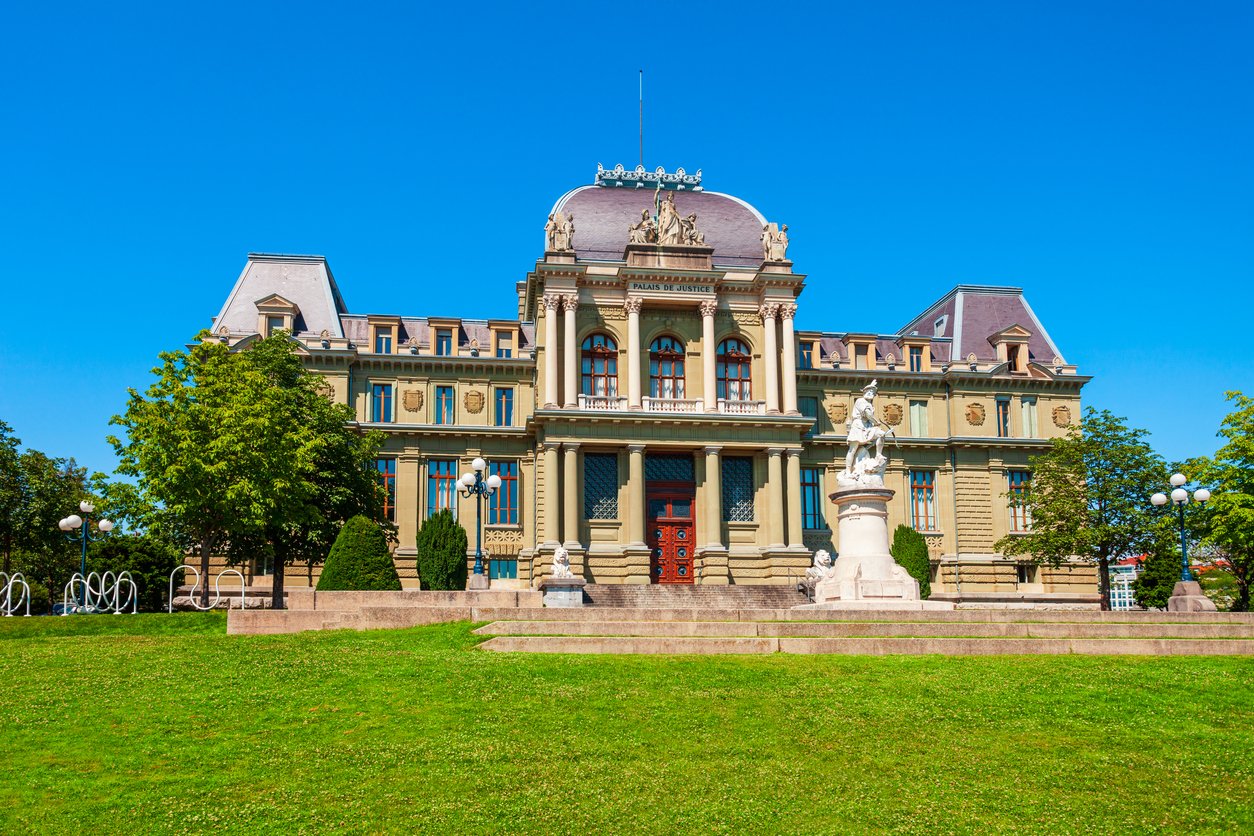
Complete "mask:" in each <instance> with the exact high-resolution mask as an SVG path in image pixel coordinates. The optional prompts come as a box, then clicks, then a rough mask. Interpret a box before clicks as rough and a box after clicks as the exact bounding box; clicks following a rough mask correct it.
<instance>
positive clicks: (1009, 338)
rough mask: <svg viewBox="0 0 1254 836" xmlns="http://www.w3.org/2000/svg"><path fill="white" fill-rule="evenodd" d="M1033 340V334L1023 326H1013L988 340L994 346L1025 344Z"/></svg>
mask: <svg viewBox="0 0 1254 836" xmlns="http://www.w3.org/2000/svg"><path fill="white" fill-rule="evenodd" d="M1031 338H1032V332H1031V331H1029V330H1028V329H1026V328H1024V327H1023V326H1022V325H1018V324H1015V325H1011V326H1010V327H1009V328H1003V329H1001V330H1000V331H998V332H997V333H996V334H993V335H992V336H991V337H989V338H988V341H989V342H990V343H992V344H993V345H997V344H998V343H1024V342H1027V341H1028V340H1029V339H1031Z"/></svg>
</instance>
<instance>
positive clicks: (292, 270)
mask: <svg viewBox="0 0 1254 836" xmlns="http://www.w3.org/2000/svg"><path fill="white" fill-rule="evenodd" d="M273 296H281V297H282V298H283V299H284V300H286V301H289V302H291V303H292V304H293V305H295V306H296V308H297V309H298V310H299V311H300V313H299V314H298V315H297V317H296V321H295V322H294V323H293V324H294V326H295V331H296V332H297V333H298V334H299V333H313V334H320V333H322V332H323V331H324V330H325V331H328V332H330V334H331V335H332V336H334V337H342V336H344V331H343V329H342V328H341V326H340V316H341V315H342V314H345V313H347V312H348V308H347V307H345V305H344V299H343V297H342V296H340V289H339V288H338V287H336V285H335V277H334V276H332V275H331V268H330V267H328V266H327V260H326V259H325V258H324V257H322V256H320V255H276V254H273V253H249V254H248V263H247V264H245V265H244V271H243V272H242V273H240V276H239V279H238V280H236V282H235V287H234V288H233V289H232V290H231V295H230V296H228V297H227V298H226V304H224V305H223V306H222V310H221V311H220V312H219V313H218V315H217V316H215V317H214V318H213V330H214V331H215V332H216V331H218V330H219V329H221V328H223V327H225V328H226V329H227V330H229V331H230V332H232V333H237V334H238V333H251V332H253V331H256V330H257V303H258V301H265V300H266V299H268V298H270V297H273Z"/></svg>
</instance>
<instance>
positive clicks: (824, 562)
mask: <svg viewBox="0 0 1254 836" xmlns="http://www.w3.org/2000/svg"><path fill="white" fill-rule="evenodd" d="M831 571H832V556H831V555H830V554H828V553H827V551H826V550H825V549H819V550H818V551H816V552H815V553H814V565H813V566H811V567H810V568H809V569H806V577H807V578H810V579H812V580H816V581H821V580H823V578H825V577H827V574H828V573H829V572H831Z"/></svg>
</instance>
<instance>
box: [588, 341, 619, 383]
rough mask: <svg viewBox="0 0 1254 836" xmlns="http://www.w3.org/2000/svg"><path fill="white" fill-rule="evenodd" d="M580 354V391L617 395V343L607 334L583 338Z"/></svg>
mask: <svg viewBox="0 0 1254 836" xmlns="http://www.w3.org/2000/svg"><path fill="white" fill-rule="evenodd" d="M579 355H580V368H581V369H582V378H581V382H580V390H579V391H580V392H582V393H583V394H585V395H601V396H607V397H617V396H618V344H617V343H615V342H614V338H613V337H611V336H609V335H608V334H591V335H589V336H587V337H585V338H584V341H583V347H582V350H581V351H580V352H579Z"/></svg>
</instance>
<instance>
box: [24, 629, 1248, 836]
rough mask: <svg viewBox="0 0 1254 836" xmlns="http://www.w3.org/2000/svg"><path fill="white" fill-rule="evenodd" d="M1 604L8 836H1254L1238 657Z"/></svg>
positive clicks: (1242, 668)
mask: <svg viewBox="0 0 1254 836" xmlns="http://www.w3.org/2000/svg"><path fill="white" fill-rule="evenodd" d="M224 629H225V627H224V620H223V619H222V617H221V616H220V615H216V614H187V615H175V616H168V615H149V616H145V615H141V616H110V615H101V616H79V617H70V618H29V619H23V618H9V619H0V831H3V832H5V833H27V832H32V831H34V832H58V833H64V832H70V831H75V830H88V829H90V830H92V831H95V832H119V833H123V832H124V833H133V832H141V831H207V830H225V831H230V832H241V831H247V832H274V833H290V832H301V831H305V832H310V831H351V832H385V831H386V832H414V831H428V832H457V833H468V832H517V831H534V832H566V833H578V834H586V836H600V834H607V833H631V832H648V833H673V832H687V833H701V834H706V833H781V832H783V833H807V834H808V833H845V832H850V831H867V830H895V831H902V832H916V833H932V832H953V831H957V832H975V831H988V830H994V831H1009V832H1038V831H1053V832H1077V831H1085V832H1138V833H1140V832H1147V831H1172V830H1174V831H1190V832H1198V831H1211V832H1239V831H1244V832H1247V833H1248V832H1251V831H1252V830H1254V729H1252V726H1254V723H1252V722H1251V721H1252V720H1254V660H1249V659H1235V658H1213V657H1212V658H1162V659H1157V658H1132V657H1004V658H942V657H886V658H854V657H839V656H831V657H820V656H816V657H806V656H790V655H777V656H769V657H763V656H754V657H743V658H732V657H705V658H694V657H671V658H658V657H621V656H619V657H614V656H603V657H597V656H579V657H577V656H524V655H497V654H492V653H488V652H481V651H475V650H474V649H473V648H474V645H475V643H476V638H475V637H474V636H472V635H471V634H470V627H469V625H466V624H451V625H441V626H436V627H425V628H417V629H413V630H401V631H392V632H382V631H380V632H370V633H352V632H334V633H306V634H301V635H295V636H273V637H269V636H258V637H228V636H226V635H225V634H224Z"/></svg>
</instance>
